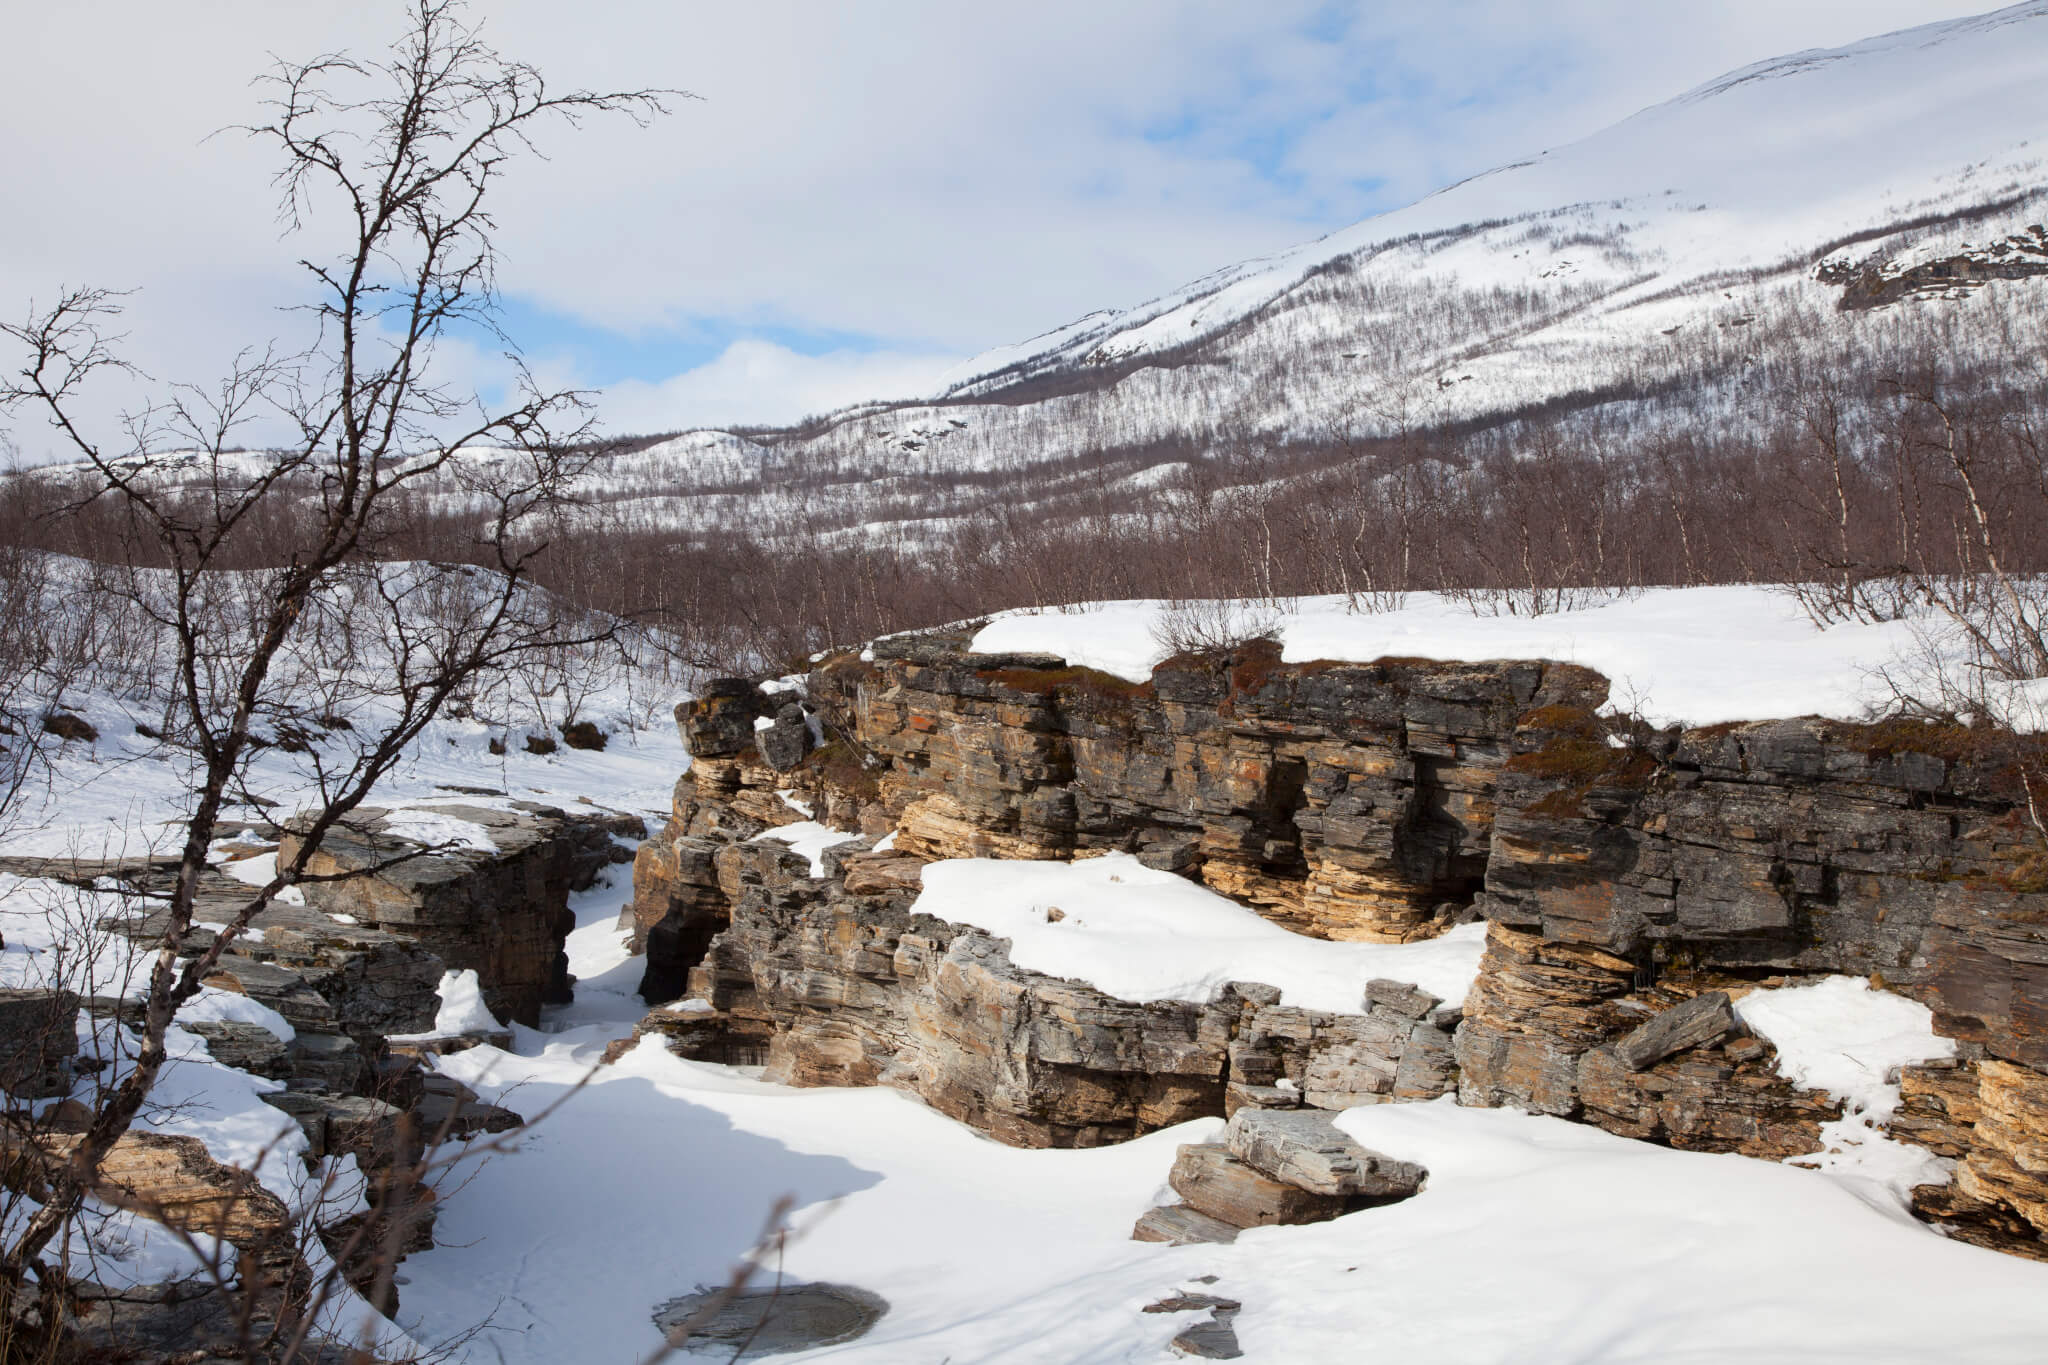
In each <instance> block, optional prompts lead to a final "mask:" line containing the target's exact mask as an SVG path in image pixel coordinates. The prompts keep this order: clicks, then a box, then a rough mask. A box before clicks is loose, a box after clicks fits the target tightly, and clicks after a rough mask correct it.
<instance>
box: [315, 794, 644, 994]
mask: <svg viewBox="0 0 2048 1365" xmlns="http://www.w3.org/2000/svg"><path fill="white" fill-rule="evenodd" d="M424 809H425V810H427V811H429V812H431V817H432V819H433V821H435V822H436V825H435V827H438V826H440V825H452V826H454V827H456V828H457V829H467V830H474V831H477V832H478V833H476V834H474V835H470V836H468V838H466V839H463V838H461V836H459V835H458V836H457V838H456V839H449V838H448V836H444V835H440V834H437V833H435V832H434V828H435V827H430V828H428V829H425V830H423V829H421V828H420V827H419V825H418V823H417V821H418V819H419V817H420V814H421V811H420V810H419V809H410V810H404V811H387V810H381V809H377V808H374V807H367V806H366V807H362V808H360V809H358V810H356V811H355V812H354V813H353V814H352V815H351V816H350V817H349V819H348V820H347V821H346V822H344V823H343V824H342V825H340V826H337V827H336V828H334V829H333V830H330V831H329V832H328V834H327V836H326V838H325V839H324V840H323V841H322V842H321V846H320V851H319V852H318V853H317V854H315V855H314V857H313V858H312V860H311V861H310V862H309V863H308V864H307V871H308V872H309V873H311V874H312V875H314V876H316V877H335V878H337V880H333V881H316V882H308V883H307V884H306V886H305V894H306V901H307V903H308V904H309V905H310V906H312V907H313V908H314V909H316V910H320V911H324V912H326V914H327V915H328V916H330V917H331V916H334V915H346V916H348V917H349V919H351V920H353V921H355V922H356V923H358V924H360V925H363V926H365V927H368V928H373V929H381V930H385V931H388V932H389V933H390V934H392V935H394V936H396V937H398V938H400V939H403V940H404V941H405V942H407V943H410V944H413V945H416V946H417V947H419V948H423V949H425V950H426V951H427V952H430V953H432V954H433V955H434V956H435V957H437V958H439V959H440V961H441V963H442V965H443V966H444V967H445V968H447V969H448V970H451V971H460V970H465V969H468V970H474V971H475V972H476V973H477V977H478V979H479V981H480V982H481V983H482V986H483V992H484V1002H485V1003H486V1004H487V1005H489V1006H490V1008H491V1011H492V1013H494V1014H496V1015H497V1016H498V1017H499V1018H501V1019H511V1020H514V1021H516V1022H518V1023H522V1024H527V1025H533V1024H537V1023H539V1022H540V1007H541V1006H542V1005H544V1004H564V1003H567V1001H568V1000H569V998H570V992H569V986H570V983H569V977H568V958H567V957H566V956H565V955H564V954H563V951H562V940H563V939H564V938H565V937H566V936H567V935H568V932H569V930H570V929H572V928H574V927H575V924H574V920H573V918H572V917H571V916H570V914H569V908H568V898H569V892H570V891H571V890H580V889H582V888H584V887H587V886H589V885H590V884H591V882H592V881H593V880H594V879H595V878H596V875H597V873H598V871H599V870H601V869H602V868H603V867H604V865H605V864H606V863H607V862H610V861H612V853H613V850H614V848H615V845H614V844H613V841H612V836H613V835H614V834H622V835H626V836H628V837H632V838H637V837H639V835H640V834H641V833H643V832H644V827H643V826H642V823H641V821H640V819H639V817H637V816H626V815H619V814H617V813H615V812H610V811H598V810H596V809H595V808H593V809H592V810H591V812H590V813H588V814H582V815H571V814H569V813H568V812H566V811H563V810H562V809H560V808H558V807H555V806H542V805H537V804H535V803H533V802H531V801H508V802H505V803H504V805H503V806H502V807H498V806H481V805H468V804H461V803H454V802H437V803H435V804H434V805H433V806H431V807H428V808H424ZM407 821H412V822H414V823H410V824H409V823H406V822H407ZM297 837H298V836H297V835H296V834H295V833H294V832H293V825H292V824H289V823H288V824H287V826H286V829H285V833H284V841H283V843H282V845H281V846H280V849H279V856H280V857H281V858H284V859H287V860H289V859H290V858H292V857H293V856H295V851H296V850H295V841H296V839H297ZM428 850H433V851H431V852H429V851H428ZM351 874H352V875H351ZM406 998H407V999H408V1001H410V1000H415V999H417V996H416V995H414V994H412V993H407V996H406ZM385 1031H387V1032H399V1031H401V1030H397V1029H387V1030H385Z"/></svg>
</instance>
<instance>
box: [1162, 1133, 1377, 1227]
mask: <svg viewBox="0 0 2048 1365" xmlns="http://www.w3.org/2000/svg"><path fill="white" fill-rule="evenodd" d="M1167 1183H1168V1184H1170V1185H1172V1186H1173V1192H1174V1193H1175V1194H1178V1195H1179V1196H1180V1197H1181V1198H1182V1199H1185V1200H1186V1201H1187V1202H1188V1204H1189V1206H1190V1207H1191V1208H1193V1209H1194V1210H1195V1211H1196V1212H1197V1213H1206V1214H1208V1215H1209V1216H1210V1217H1211V1218H1216V1219H1220V1220H1222V1221H1223V1222H1225V1223H1229V1224H1230V1225H1232V1226H1233V1227H1240V1228H1257V1227H1268V1226H1271V1225H1273V1224H1288V1223H1321V1222H1325V1221H1327V1220H1329V1219H1331V1218H1335V1217H1337V1216H1338V1215H1339V1214H1341V1213H1344V1212H1345V1211H1346V1208H1347V1205H1348V1204H1349V1202H1350V1201H1349V1200H1346V1199H1341V1198H1333V1197H1331V1196H1329V1195H1323V1194H1311V1193H1310V1192H1309V1191H1307V1190H1305V1189H1302V1188H1301V1187H1300V1186H1299V1185H1290V1184H1287V1183H1286V1182H1285V1181H1280V1180H1269V1179H1268V1178H1267V1177H1265V1176H1263V1175H1261V1174H1259V1172H1257V1171H1255V1170H1253V1169H1252V1168H1251V1167H1249V1166H1247V1165H1245V1164H1244V1163H1243V1162H1242V1161H1239V1160H1238V1159H1237V1158H1236V1157H1234V1156H1232V1155H1231V1154H1230V1151H1229V1149H1228V1148H1226V1147H1225V1146H1223V1144H1222V1143H1220V1142H1203V1143H1190V1144H1188V1145H1186V1146H1184V1147H1182V1148H1181V1149H1180V1153H1179V1155H1178V1156H1177V1157H1176V1158H1175V1159H1174V1163H1173V1171H1172V1173H1171V1174H1170V1175H1168V1177H1167Z"/></svg>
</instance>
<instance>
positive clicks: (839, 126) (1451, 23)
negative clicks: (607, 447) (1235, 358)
mask: <svg viewBox="0 0 2048 1365" xmlns="http://www.w3.org/2000/svg"><path fill="white" fill-rule="evenodd" d="M1986 8H1989V6H1987V5H1985V4H1983V3H1980V2H1979V0H1963V2H1962V3H1945V2H1944V0H1718V2H1716V0H1707V2H1706V3H1701V4H1697V5H1688V6H1678V5H1643V4H1641V3H1639V2H1635V3H1631V2H1630V0H1550V3H1546V4H1544V5H1541V6H1536V5H1529V4H1525V3H1509V2H1508V0H1440V3H1437V4H1433V5H1429V6H1420V5H1415V4H1413V3H1407V2H1405V0H1404V2H1403V3H1388V2H1385V0H1356V3H1349V4H1346V3H1331V2H1328V0H1260V3H1257V4H1247V3H1243V2H1242V0H1113V2H1112V3H1104V0H1038V2H1037V3H1034V4H1031V5H981V4H962V3H959V0H864V2H863V3H860V4H857V5H856V4H844V3H829V2H828V0H745V3H741V4H734V3H731V0H721V2H720V3H710V0H592V3H589V4H586V5H580V6H569V5H563V4H560V3H559V0H489V2H487V3H476V4H473V5H472V6H471V8H470V10H469V14H470V16H471V17H472V18H473V19H476V20H480V21H481V22H482V24H483V31H484V36H485V38H486V39H487V40H489V41H490V42H492V43H493V44H494V45H495V46H497V47H498V48H499V49H500V50H501V51H503V52H504V53H505V54H506V55H508V56H511V57H515V58H519V59H522V60H526V61H530V62H532V63H533V64H535V65H536V66H538V67H539V68H540V69H541V70H542V71H543V73H544V74H545V75H546V76H547V77H548V79H549V81H550V83H551V84H553V85H556V86H579V85H580V86H590V87H596V88H603V89H623V88H639V87H659V88H665V89H675V90H681V91H687V92H688V94H689V97H688V98H682V97H677V98H672V99H670V100H669V105H670V108H671V111H672V112H671V113H670V114H669V115H668V116H667V117H665V118H662V119H659V120H656V121H655V122H654V123H653V125H652V126H650V127H646V128H640V127H636V126H635V125H634V124H632V123H630V122H628V121H625V120H611V121H602V120H600V121H594V122H589V123H586V124H584V125H583V126H581V127H580V128H577V129H574V130H569V129H556V130H553V131H551V132H550V133H548V134H546V135H544V136H543V137H542V138H541V140H540V145H539V148H538V151H539V153H540V154H541V155H538V156H536V157H534V158H532V159H530V160H528V161H526V162H525V163H523V164H521V165H519V166H517V167H516V168H514V170H513V171H512V173H511V174H510V176H509V177H508V178H507V180H506V181H505V182H504V183H503V185H502V188H501V190H500V191H499V192H498V195H497V198H496V199H495V209H496V218H497V222H498V225H499V237H498V240H499V245H500V248H501V251H502V265H501V271H500V275H499V280H498V284H499V288H500V292H501V296H502V304H503V323H504V330H505V332H506V334H507V335H508V336H510V337H511V338H512V340H513V341H515V342H516V343H517V344H518V347H519V349H520V351H521V353H522V355H523V358H524V360H525V362H526V363H527V364H528V365H529V366H530V367H531V368H532V369H533V370H534V371H535V373H536V374H537V375H538V376H539V377H540V378H541V379H542V380H543V381H544V382H547V383H549V384H553V385H558V386H576V387H583V388H589V389H592V390H597V391H599V393H598V398H597V404H598V411H599V413H600V415H601V417H602V418H603V419H604V421H605V423H606V425H607V427H608V428H609V429H611V430H613V431H615V432H621V433H624V432H654V431H666V430H676V429H680V428H684V427H690V426H719V425H737V424H759V423H777V422H790V421H794V420H795V419H797V418H799V417H801V416H803V415H805V414H808V413H814V412H820V411H825V410H829V409H831V408H834V407H838V406H842V405H844V404H847V403H850V402H854V401H857V400H860V399H863V398H883V397H910V396H915V395H918V394H921V393H927V392H930V391H932V390H933V389H934V388H935V386H936V384H937V382H938V378H939V376H941V375H942V374H943V373H945V372H946V371H948V370H949V369H952V368H954V367H956V366H958V365H960V364H961V363H962V362H964V361H965V360H966V359H967V358H968V357H971V356H972V355H974V354H976V353H978V352H980V351H982V350H985V349H987V348H990V347H994V346H998V345H1003V344H1007V343H1012V342H1016V341H1020V340H1023V339H1025V338H1027V337H1030V336H1033V335H1035V334H1037V333H1040V332H1044V331H1047V330H1050V329H1052V328H1054V327H1057V326H1060V325H1062V324H1064V323H1066V322H1069V321H1072V320H1073V319H1075V318H1077V317H1080V316H1082V315H1083V314H1086V313H1089V312H1092V311H1095V310H1097V309H1104V308H1118V307H1126V306H1129V305H1132V304H1136V303H1140V302H1143V301H1144V300H1146V299H1148V298H1151V297H1154V296H1156V295H1158V294H1161V293H1164V292H1166V291H1168V290H1170V289H1173V288H1174V287H1176V286H1178V285H1180V284H1182V283H1184V282H1186V281H1188V280H1190V279H1192V278H1194V277H1196V276H1199V275H1202V274H1204V273H1206V272H1208V271H1210V270H1213V269H1216V268H1218V267H1221V266H1224V265H1227V264H1230V263H1231V262H1234V261H1237V260H1240V259H1243V258H1245V257H1249V256H1255V255H1261V254H1264V253H1266V252H1269V251H1274V250H1278V249H1280V248H1283V247H1286V246H1289V245H1292V244H1294V243H1297V242H1301V241H1305V240H1308V239H1311V238H1314V237H1318V236H1321V235H1322V234H1324V233H1326V232H1329V231H1331V230H1334V229H1336V228H1339V227H1342V226H1345V225H1347V224H1349V223H1352V222H1355V221H1357V220H1358V219H1360V218H1364V217H1367V216H1370V215H1372V214H1374V213H1378V212H1383V211H1386V210H1389V209H1393V208H1398V207H1401V206H1403V205H1405V204H1407V203H1410V202H1412V201H1414V200H1415V199H1417V198H1419V197H1421V196H1423V195H1425V194H1428V193H1429V192H1431V191H1432V190H1435V189H1438V188H1441V187H1443V186H1444V185H1447V184H1450V183H1453V182H1455V181H1456V180H1459V179H1461V178H1463V177H1465V176H1468V175H1472V174H1476V173H1478V172H1481V171H1484V170H1486V169H1489V168H1490V167H1493V166H1495V165H1498V164H1500V163H1502V162H1505V161H1509V160H1514V159H1517V158H1520V157H1523V156H1527V155H1530V154H1533V153H1535V152H1538V151H1540V150H1542V149H1544V148H1546V147H1554V146H1559V145H1562V144H1564V143H1568V142H1571V141H1574V140H1576V139H1578V138H1580V137H1584V136H1586V135H1588V134H1590V133H1592V132H1594V131H1597V130H1598V129H1600V128H1602V127H1604V126H1606V125H1608V124H1610V123H1613V122H1615V121H1616V120H1618V119H1621V118H1624V117H1626V116H1627V115H1629V114H1630V113H1632V112H1634V111H1635V110H1637V109H1639V108H1642V107H1644V106H1646V105H1649V104H1652V103H1656V102H1659V101H1661V100H1664V99H1667V98H1670V97H1672V96H1674V95H1677V94H1679V93H1680V92H1682V91H1684V90H1686V89H1688V88H1690V87H1692V86H1694V85H1698V84H1700V83H1702V82H1704V81H1707V80H1710V79H1712V78H1714V77H1715V76H1717V75H1719V74H1721V73H1722V72H1724V71H1727V70H1730V69H1732V68H1735V67H1738V66H1741V65H1744V64H1746V63H1748V62H1752V61H1758V60H1762V59H1765V58H1769V57H1774V56H1778V55H1781V54H1783V53H1786V52H1790V51H1794V50H1797V49H1800V48H1807V47H1822V46H1837V45H1840V44H1843V43H1847V42H1852V41H1855V40H1857V39H1859V38H1864V37H1869V36H1872V35H1874V34H1877V33H1882V32H1886V31H1888V30H1892V29H1897V28H1902V27H1906V26H1909V25H1913V24H1918V23H1928V22H1933V21H1937V20H1941V19H1948V18H1954V17H1958V16H1960V15H1964V14H1971V13H1977V12H1981V11H1982V10H1984V9H1986ZM405 17H406V10H405V7H404V6H403V5H400V4H395V3H389V2H388V0H378V2H377V3H370V4H362V5H349V6H338V5H313V4H305V3H297V4H286V3H277V2H276V0H186V2H185V3H181V4H178V5H165V4H161V3H155V2H152V3H141V2H140V0H92V2H91V3H76V4H69V5H46V6H40V7H37V8H35V9H33V10H30V9H28V8H27V7H23V9H22V12H21V13H18V14H16V15H14V16H12V17H11V18H10V32H9V40H8V42H7V43H6V44H4V45H0V131H4V133H5V136H6V141H7V145H8V147H9V155H8V174H9V177H10V180H11V182H12V184H11V187H10V194H9V196H8V205H7V210H8V211H6V212H4V213H0V316H4V317H7V318H15V319H18V318H20V317H22V316H24V315H25V314H26V312H27V310H28V308H29V306H30V305H31V303H34V302H45V301H47V300H48V299H49V298H51V297H52V296H53V295H54V293H55V291H56V290H57V289H58V288H59V287H61V286H64V285H79V284H91V285H97V286H105V287H109V288H116V289H125V290H132V291H134V292H132V293H131V294H130V295H128V297H127V298H126V300H125V302H124V306H125V310H126V311H125V315H124V317H123V318H122V320H121V327H122V330H123V331H124V333H125V339H124V341H123V342H122V345H123V348H124V350H123V353H124V354H125V355H126V356H128V357H129V358H131V359H132V360H134V361H135V363H136V364H137V365H138V366H139V368H140V369H141V370H142V371H143V372H144V373H145V374H146V375H147V376H148V380H149V384H150V385H155V386H156V387H155V388H154V389H151V388H150V387H149V386H148V385H144V384H141V383H140V382H136V383H131V384H129V385H127V386H126V387H124V386H123V385H122V384H120V383H119V382H117V381H111V380H110V381H109V382H108V384H107V385H106V386H104V387H103V388H101V389H96V390H94V391H93V392H92V394H90V395H89V398H88V403H89V409H90V411H91V414H92V416H93V417H94V419H95V420H96V421H97V422H98V423H100V424H102V425H103V426H104V427H105V428H106V429H109V430H111V423H112V422H113V421H114V418H115V416H116V414H117V413H118V412H119V411H120V410H122V409H124V408H127V407H132V406H134V405H135V404H137V403H139V402H140V401H141V400H142V399H143V398H144V397H145V396H147V395H148V394H149V393H151V392H157V393H160V392H162V391H163V389H162V386H163V385H165V384H168V383H171V382H174V381H184V382H194V383H202V384H203V383H205V382H207V381H208V380H209V378H210V377H212V376H217V375H218V374H220V373H221V372H222V371H223V370H224V368H225V367H226V366H227V364H228V363H229V362H230V361H231V360H232V358H233V356H234V355H235V354H236V353H237V352H238V351H239V350H241V349H242V348H244V347H248V346H251V345H257V346H260V345H261V343H262V342H263V341H264V340H266V339H267V338H270V337H272V336H274V335H278V334H280V333H283V332H287V331H289V328H290V326H291V325H292V319H293V317H294V315H292V314H290V313H287V312H283V311H280V310H283V309H287V308H289V307H290V306H291V305H292V304H294V303H296V302H303V301H304V300H305V299H306V298H307V297H308V290H307V286H306V281H305V277H304V275H303V271H302V269H301V268H300V267H299V266H297V265H296V262H297V260H298V259H299V258H300V257H301V256H302V255H307V254H312V253H313V252H314V251H316V250H319V249H324V245H323V244H331V243H332V241H333V235H332V232H331V231H329V232H327V233H325V234H324V235H323V234H322V228H323V226H329V225H324V224H322V223H320V222H317V221H316V222H315V223H313V224H312V225H310V226H309V227H308V228H307V229H305V230H304V231H302V232H300V233H298V234H296V235H294V234H288V233H286V232H284V231H283V230H282V228H281V225H280V222H279V219H278V214H277V200H276V190H275V187H274V186H273V184H272V183H271V177H272V175H273V174H274V172H275V171H276V169H277V166H276V161H275V158H274V155H273V154H272V153H271V152H270V151H268V150H266V149H265V148H264V147H263V146H261V145H259V144H257V143H255V142H253V141H251V140H250V139H248V138H246V137H244V136H242V135H240V134H238V133H235V132H233V131H222V130H231V129H232V127H233V126H234V125H238V124H241V123H245V122H247V121H249V120H250V119H252V118H254V117H256V116H257V114H258V112H259V109H258V103H257V102H258V101H259V100H260V98H261V97H262V95H261V92H260V91H259V90H257V89H256V88H254V87H253V86H252V85H251V83H250V82H251V80H252V78H253V77H255V76H256V75H257V74H259V73H260V72H262V71H264V70H266V69H268V68H269V67H270V66H271V65H272V64H273V62H274V61H275V60H277V59H286V60H296V59H303V58H307V57H311V56H313V55H315V54H316V53H319V52H322V51H333V50H346V51H351V52H358V53H371V52H375V51H377V50H379V49H381V48H382V47H384V46H385V45H387V44H388V43H389V42H390V41H391V40H392V39H393V38H394V37H395V36H397V34H398V33H399V32H400V31H401V29H402V27H403V25H404V22H405ZM4 358H5V359H6V360H7V362H8V364H9V367H10V368H12V366H13V364H14V363H16V357H15V356H14V355H13V354H12V353H8V354H7V355H6V356H5V357H4ZM441 364H442V366H443V368H444V371H445V372H446V373H447V374H449V375H451V376H453V377H454V378H455V379H456V380H457V381H458V382H465V383H471V384H473V385H475V386H476V387H478V388H479V389H481V390H482V391H483V392H484V393H485V394H486V396H487V397H491V396H495V394H496V392H497V391H498V389H499V387H500V386H501V385H502V382H503V378H504V374H505V366H504V365H503V363H502V362H501V361H500V360H499V359H498V358H497V357H496V355H495V354H494V352H493V350H492V349H491V348H490V347H486V346H482V345H468V344H466V343H465V344H459V345H454V346H450V347H448V348H445V349H444V353H443V355H442V357H441ZM11 435H12V440H13V444H14V446H15V447H16V453H17V458H20V459H23V460H26V461H38V460H40V459H42V458H47V456H48V452H49V451H50V449H51V448H52V437H51V436H50V433H49V432H48V431H47V430H46V429H45V428H44V427H43V426H42V425H41V424H40V423H39V422H34V421H16V422H15V423H14V424H13V425H12V432H11Z"/></svg>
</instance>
